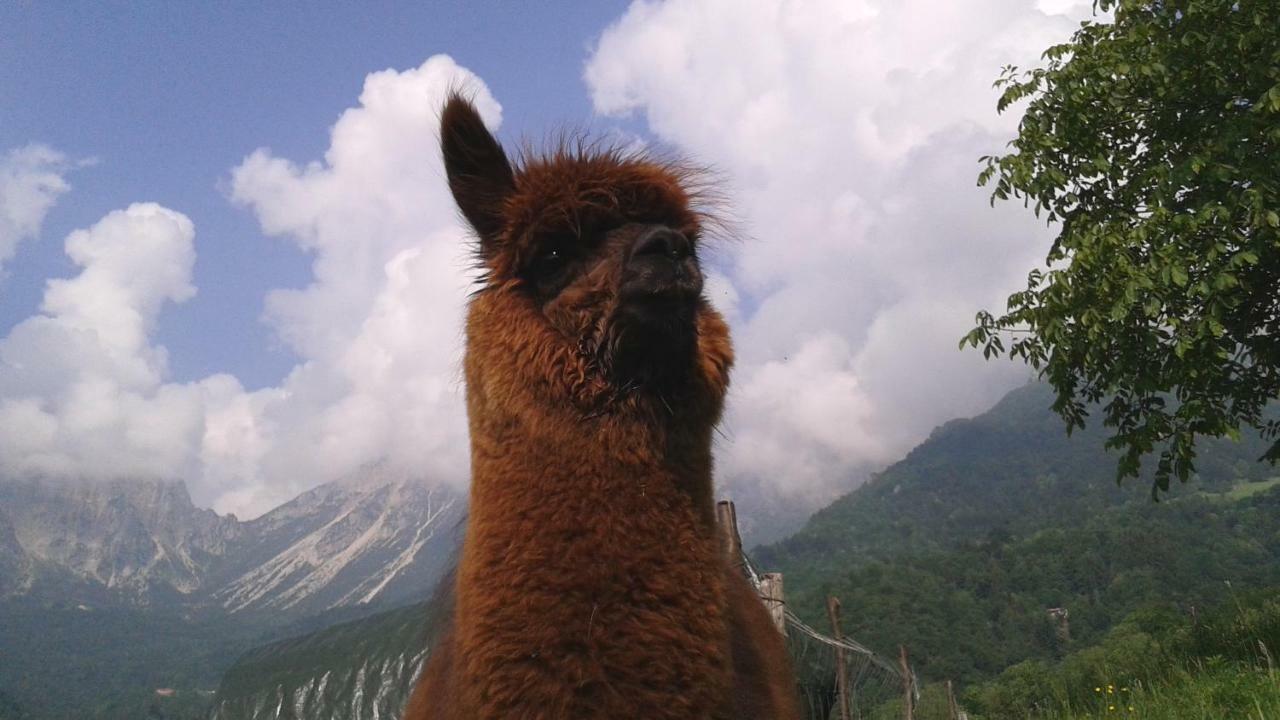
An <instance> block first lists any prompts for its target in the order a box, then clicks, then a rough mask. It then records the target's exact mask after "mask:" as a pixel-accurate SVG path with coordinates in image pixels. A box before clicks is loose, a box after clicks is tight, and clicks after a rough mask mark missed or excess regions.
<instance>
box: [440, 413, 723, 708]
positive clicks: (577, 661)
mask: <svg viewBox="0 0 1280 720" xmlns="http://www.w3.org/2000/svg"><path fill="white" fill-rule="evenodd" d="M476 425H481V426H482V427H476ZM483 425H484V424H483V423H473V428H472V470H473V478H474V479H473V483H472V507H471V514H470V518H469V526H468V534H467V541H466V547H465V549H464V551H463V562H462V565H461V568H460V573H459V584H458V608H457V620H458V628H459V633H460V638H461V639H462V646H463V647H464V648H467V650H466V651H465V652H466V654H467V655H468V656H469V657H468V663H469V665H468V667H471V668H474V669H475V672H476V673H477V675H476V677H477V681H478V682H482V683H483V684H484V686H485V687H487V688H489V690H490V692H511V693H517V694H518V693H531V695H519V696H514V695H513V696H511V697H507V698H505V699H504V700H503V701H502V702H503V703H505V704H507V705H508V706H510V707H511V708H521V707H525V706H526V703H537V704H540V705H545V706H547V707H553V708H558V709H557V710H556V711H555V712H552V713H550V714H548V715H545V716H546V717H558V716H577V715H579V713H577V712H576V711H573V710H572V708H575V707H579V706H581V707H592V708H603V707H606V706H608V707H611V708H612V710H611V712H613V713H614V715H613V716H636V717H639V716H645V717H668V714H667V713H668V710H667V709H662V708H659V707H656V706H655V707H649V706H647V705H646V703H647V700H645V698H644V697H642V696H643V693H641V692H639V690H636V689H635V688H639V687H662V688H670V689H683V690H681V693H682V695H683V697H685V698H686V701H687V702H688V703H690V705H688V706H687V707H686V708H685V710H686V711H687V712H685V713H684V714H683V715H679V716H681V717H699V716H701V717H705V716H707V715H706V712H705V708H706V707H710V703H712V698H713V697H715V695H714V693H715V692H718V691H720V690H723V688H724V684H725V683H726V682H727V677H728V675H727V672H728V670H727V668H728V659H727V636H726V635H725V633H726V630H725V618H724V616H723V608H724V602H725V601H724V584H723V583H724V575H723V573H721V572H719V571H718V570H717V568H719V567H720V564H719V563H720V559H719V553H718V551H717V544H716V536H715V532H714V519H713V518H714V508H713V507H712V505H711V503H710V469H711V468H710V447H709V438H707V441H706V442H705V443H704V444H703V445H702V446H699V444H698V443H697V442H694V441H692V439H689V440H690V441H689V442H688V446H687V447H685V446H683V445H682V444H681V443H675V444H672V443H663V444H662V445H661V447H659V446H656V445H646V444H644V443H638V442H637V439H638V436H634V435H628V434H627V433H625V432H624V433H621V434H610V433H609V432H608V428H605V429H604V431H602V432H599V433H585V434H583V433H579V434H577V435H576V437H577V438H578V440H577V441H576V442H574V441H573V439H572V438H573V436H572V435H567V436H565V437H560V438H557V439H556V440H557V441H555V442H550V440H551V439H550V438H546V437H533V436H532V435H530V436H525V437H523V438H519V440H517V437H516V436H513V434H512V433H510V432H509V431H510V429H511V425H509V424H504V425H503V429H504V432H488V431H487V430H489V429H492V428H484V427H483ZM477 431H478V432H477ZM659 450H660V451H659ZM691 450H692V451H693V452H691ZM530 673H533V674H535V675H537V676H538V677H540V678H543V680H539V681H538V682H536V683H535V682H530V681H529V680H528V677H529V674H530ZM637 673H643V674H646V678H647V679H646V680H645V681H644V682H643V683H639V682H638V681H636V684H635V685H634V687H633V685H632V682H633V681H632V680H628V678H632V677H633V676H635V675H636V674H637ZM504 679H505V681H504ZM512 688H516V689H512ZM582 688H596V690H593V691H590V692H587V695H585V696H584V695H583V694H582V692H583V690H582ZM627 688H632V689H631V690H627ZM597 691H598V692H599V693H603V695H597V694H596V693H597ZM629 693H631V694H629ZM633 695H634V696H633ZM535 696H536V697H535ZM609 698H612V700H609ZM615 702H616V704H613V703H615ZM557 712H559V713H561V714H560V715H557V714H556V713H557ZM637 713H639V714H637ZM588 716H592V717H594V716H600V717H608V716H610V715H608V714H607V713H606V714H600V715H595V714H594V711H593V714H591V715H588Z"/></svg>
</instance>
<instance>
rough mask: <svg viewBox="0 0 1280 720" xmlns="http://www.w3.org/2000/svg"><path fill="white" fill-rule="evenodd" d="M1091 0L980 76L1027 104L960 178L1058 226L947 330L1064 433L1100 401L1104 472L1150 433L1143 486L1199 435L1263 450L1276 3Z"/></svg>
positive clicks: (1273, 364) (1271, 454)
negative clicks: (1046, 40)
mask: <svg viewBox="0 0 1280 720" xmlns="http://www.w3.org/2000/svg"><path fill="white" fill-rule="evenodd" d="M1094 10H1095V16H1097V15H1098V13H1101V14H1103V15H1106V14H1111V15H1112V18H1111V20H1110V21H1106V20H1101V19H1100V20H1094V21H1088V22H1084V23H1082V24H1081V26H1080V28H1079V30H1077V31H1076V33H1075V34H1074V35H1073V36H1072V38H1071V40H1070V42H1067V43H1064V44H1061V45H1057V46H1054V47H1051V48H1049V49H1048V50H1047V51H1046V52H1045V53H1044V56H1043V58H1044V61H1045V65H1044V67H1041V68H1037V69H1033V70H1029V71H1021V70H1019V69H1018V68H1016V67H1006V68H1004V69H1003V71H1002V73H1001V76H1000V78H999V80H997V81H996V87H998V88H1002V89H1003V93H1002V95H1001V97H1000V100H999V103H998V105H997V109H998V110H999V111H1000V112H1004V111H1005V110H1006V109H1008V108H1010V107H1011V106H1013V105H1014V104H1015V103H1020V102H1024V101H1025V102H1026V103H1027V105H1026V110H1025V113H1024V114H1023V117H1022V120H1021V122H1020V124H1019V127H1018V134H1017V137H1016V138H1015V139H1014V140H1012V141H1011V142H1010V143H1009V148H1010V152H1008V153H1007V154H1004V155H1000V156H991V157H985V158H982V159H981V162H983V163H985V167H984V168H983V170H982V172H981V174H980V175H979V178H978V182H979V184H980V185H990V184H992V183H994V188H993V193H992V197H991V202H992V204H994V203H995V202H996V200H1007V199H1009V198H1011V197H1012V198H1015V199H1021V200H1022V201H1023V203H1024V205H1025V206H1027V207H1032V208H1033V209H1034V211H1035V213H1036V214H1037V216H1043V217H1045V218H1047V220H1048V222H1049V223H1050V224H1056V225H1057V227H1058V228H1059V232H1058V235H1057V237H1056V238H1055V239H1054V241H1053V245H1052V247H1051V249H1050V251H1049V254H1048V257H1047V260H1046V268H1045V269H1035V270H1032V271H1031V273H1030V274H1029V275H1028V277H1027V287H1026V289H1025V290H1022V291H1020V292H1016V293H1014V294H1013V295H1011V296H1009V300H1008V306H1007V310H1006V313H1005V314H1004V315H1002V316H1000V317H996V316H994V315H993V314H991V313H990V312H986V311H983V312H980V313H978V315H977V318H976V320H975V322H976V327H974V328H973V330H971V331H970V332H969V333H968V334H967V335H966V336H965V337H964V338H963V339H962V340H961V343H960V345H961V347H964V346H966V345H968V346H971V347H978V346H982V348H983V354H984V355H985V356H986V357H988V358H989V357H992V356H997V355H1000V354H1002V353H1005V352H1007V354H1008V355H1009V356H1010V357H1011V358H1019V359H1021V360H1023V361H1025V362H1027V363H1029V364H1030V365H1031V366H1032V367H1033V368H1035V369H1036V370H1038V371H1039V372H1040V374H1041V376H1042V377H1044V378H1045V379H1047V381H1048V382H1049V384H1050V385H1052V386H1053V388H1054V390H1055V392H1056V399H1055V402H1054V405H1053V408H1054V410H1055V411H1057V412H1058V414H1059V415H1061V416H1062V418H1063V419H1064V420H1065V421H1066V423H1067V430H1068V431H1071V430H1073V429H1075V428H1077V427H1082V426H1083V424H1084V421H1085V418H1086V416H1087V415H1088V411H1089V408H1090V407H1091V406H1094V405H1096V404H1101V410H1102V414H1103V422H1104V425H1106V426H1108V427H1110V428H1114V432H1113V433H1112V435H1111V437H1110V438H1109V439H1108V440H1107V445H1108V447H1111V448H1118V449H1120V450H1121V457H1120V460H1119V467H1118V473H1117V480H1122V479H1123V478H1125V477H1131V476H1136V475H1137V474H1138V471H1139V469H1140V464H1141V459H1142V458H1143V456H1145V455H1147V454H1148V453H1151V452H1153V451H1154V450H1156V449H1159V450H1160V456H1159V461H1158V463H1157V467H1156V471H1155V479H1154V483H1153V487H1152V494H1153V496H1157V497H1158V495H1159V493H1160V491H1162V490H1167V489H1168V487H1169V480H1170V478H1171V477H1172V476H1176V477H1178V478H1179V479H1180V480H1183V481H1185V480H1186V479H1187V478H1188V476H1189V475H1190V474H1191V473H1193V472H1194V470H1195V465H1194V460H1195V448H1194V445H1195V440H1196V438H1197V437H1198V436H1213V437H1219V436H1224V435H1225V436H1231V437H1238V436H1239V433H1240V429H1241V427H1243V426H1248V427H1253V428H1256V429H1258V430H1261V431H1262V432H1263V434H1264V436H1265V437H1266V438H1267V439H1268V440H1269V441H1272V443H1271V445H1270V448H1269V450H1268V451H1267V452H1266V454H1265V455H1264V456H1263V459H1266V460H1269V461H1271V462H1275V461H1276V460H1277V459H1280V442H1276V439H1277V436H1280V421H1277V420H1276V419H1274V417H1273V416H1272V417H1269V416H1268V415H1267V414H1266V413H1265V410H1266V407H1267V403H1268V402H1269V401H1271V400H1272V399H1274V398H1276V397H1277V396H1280V215H1278V213H1280V30H1277V29H1278V28H1280V1H1278V0H1096V2H1095V4H1094ZM1006 340H1007V341H1008V342H1009V345H1008V348H1007V350H1006V347H1005V342H1006Z"/></svg>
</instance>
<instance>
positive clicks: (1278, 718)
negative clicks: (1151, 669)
mask: <svg viewBox="0 0 1280 720" xmlns="http://www.w3.org/2000/svg"><path fill="white" fill-rule="evenodd" d="M1198 665H1199V667H1193V668H1189V669H1182V670H1178V671H1176V672H1174V673H1173V674H1172V675H1170V676H1169V677H1168V678H1166V679H1164V680H1162V681H1160V682H1158V683H1155V684H1152V685H1149V686H1144V685H1143V684H1141V683H1133V684H1132V685H1131V686H1115V685H1109V686H1106V687H1098V688H1095V693H1096V697H1097V699H1096V701H1095V702H1094V703H1093V704H1092V706H1091V707H1088V708H1075V709H1067V710H1064V711H1062V712H1061V713H1054V714H1049V715H1046V716H1044V717H1046V718H1052V720H1085V719H1086V718H1089V719H1091V720H1092V719H1094V718H1099V719H1101V718H1132V719H1133V720H1228V719H1230V720H1236V719H1237V718H1238V719H1239V720H1280V675H1278V674H1277V673H1276V672H1274V671H1270V670H1267V669H1265V668H1257V667H1254V666H1252V665H1248V664H1242V663H1232V662H1226V661H1223V660H1221V659H1210V660H1208V661H1205V662H1202V663H1198Z"/></svg>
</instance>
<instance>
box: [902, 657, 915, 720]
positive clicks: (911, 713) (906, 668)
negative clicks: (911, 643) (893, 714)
mask: <svg viewBox="0 0 1280 720" xmlns="http://www.w3.org/2000/svg"><path fill="white" fill-rule="evenodd" d="M898 669H899V671H900V672H901V673H902V720H915V716H916V712H915V710H916V708H915V705H916V698H915V695H914V694H913V692H912V691H913V690H914V689H915V687H914V686H915V683H914V682H913V678H912V677H911V664H910V663H908V662H907V646H906V645H899V646H898Z"/></svg>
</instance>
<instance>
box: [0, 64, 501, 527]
mask: <svg viewBox="0 0 1280 720" xmlns="http://www.w3.org/2000/svg"><path fill="white" fill-rule="evenodd" d="M452 89H463V90H465V91H467V92H469V93H471V94H472V95H473V99H474V101H475V102H476V104H477V106H478V107H479V109H480V111H481V113H482V114H483V115H484V116H485V118H486V120H487V121H488V122H489V123H490V124H491V126H495V127H496V125H497V124H498V122H499V121H500V117H501V109H500V107H499V106H498V104H497V103H496V102H495V101H494V100H493V98H492V97H491V95H490V94H489V92H488V90H487V88H486V87H485V86H484V84H483V83H482V82H481V81H480V80H479V79H478V78H476V77H475V76H474V75H472V74H471V73H470V72H468V71H467V70H465V69H463V68H460V67H459V66H457V65H456V64H455V63H454V62H453V61H452V60H451V59H450V58H448V57H447V56H443V55H440V56H435V57H433V58H431V59H429V60H427V61H426V62H425V63H424V64H423V65H422V66H421V67H418V68H414V69H410V70H406V71H404V72H397V71H394V70H386V71H382V72H377V73H373V74H371V75H369V76H368V77H367V78H366V81H365V85H364V90H363V92H362V93H361V95H360V99H359V100H360V102H359V105H358V106H357V107H354V108H351V109H349V110H347V111H346V112H344V113H343V114H342V116H341V117H340V118H339V119H338V121H337V122H336V123H335V125H334V126H333V130H332V134H331V138H330V146H329V149H328V151H327V152H326V153H325V156H324V159H323V161H319V162H311V163H308V164H306V165H302V166H299V165H297V164H295V163H293V162H290V161H288V160H286V159H282V158H279V157H276V156H274V155H272V153H271V152H270V151H269V150H266V149H260V150H257V151H255V152H253V153H252V154H251V155H249V156H248V157H247V158H245V160H244V161H243V162H242V163H241V164H240V165H239V166H237V167H236V168H234V169H233V170H232V174H231V182H230V184H229V188H230V194H231V198H232V200H233V201H235V202H236V203H238V204H241V205H244V206H246V207H248V208H249V209H250V210H251V211H252V212H253V213H254V215H255V216H256V217H257V218H258V220H259V222H260V223H261V225H262V228H263V230H264V231H265V232H266V233H267V234H269V235H277V236H281V237H284V238H287V239H288V240H289V241H291V242H294V243H296V244H297V245H298V246H299V247H301V248H302V249H303V250H305V251H307V252H309V253H310V254H311V255H312V257H313V264H312V268H313V272H314V279H313V281H312V283H311V284H310V285H308V286H307V287H305V288H303V289H300V290H276V291H274V292H272V293H271V294H270V295H269V296H268V297H267V300H266V316H267V319H268V321H269V322H270V323H271V324H272V325H273V327H274V328H275V330H276V331H277V332H278V334H279V336H280V337H281V338H282V339H283V340H284V341H285V342H286V343H288V344H289V346H290V347H291V348H292V349H293V350H294V351H295V352H296V354H297V355H298V357H299V358H300V361H299V363H298V365H297V366H296V367H295V368H294V369H293V370H292V372H290V373H289V375H288V376H287V377H286V378H285V379H284V380H283V381H282V383H281V384H280V385H279V386H278V387H272V388H266V389H263V390H259V391H256V392H252V393H250V392H245V391H244V389H243V388H242V386H241V385H240V383H239V382H238V381H237V380H236V379H235V378H234V377H231V376H230V375H214V376H211V377H208V378H205V379H203V380H201V381H199V382H195V383H175V382H172V379H171V377H170V376H169V372H168V367H167V354H166V352H165V349H164V348H163V347H160V346H158V345H155V344H154V343H153V342H152V341H151V339H150V338H151V335H152V333H153V331H154V329H155V324H156V320H157V317H158V314H159V313H160V311H161V309H162V307H163V306H164V304H166V303H169V302H183V301H184V300H186V299H188V298H190V297H191V296H192V295H193V294H194V293H195V288H194V287H193V286H192V284H191V270H192V265H193V263H194V260H195V247H194V244H193V239H194V236H195V231H194V228H193V227H192V224H191V222H190V220H188V219H187V218H186V217H184V216H183V215H181V214H179V213H176V212H173V211H171V210H167V209H165V208H162V207H159V206H157V205H153V204H140V205H133V206H130V207H129V208H128V209H127V210H122V211H117V212H113V213H111V214H109V215H107V216H106V217H105V218H103V219H102V220H101V221H100V222H99V223H97V224H96V225H94V226H93V227H92V228H89V229H87V230H80V231H77V232H74V233H72V234H71V235H70V236H69V237H68V238H67V242H66V251H67V254H68V256H70V258H71V259H72V260H73V261H74V262H75V263H76V264H77V265H78V266H80V268H81V270H80V272H79V274H78V275H76V276H75V277H73V278H71V279H67V280H51V281H49V283H48V286H47V288H46V291H45V296H44V303H43V305H42V306H41V313H40V314H39V315H36V316H34V317H31V318H28V319H27V320H25V321H23V322H22V323H20V324H19V325H18V326H16V327H15V328H14V329H13V330H12V332H11V333H10V334H9V336H8V337H6V338H4V339H3V340H0V473H6V474H18V475H21V474H33V473H34V474H50V475H63V476H77V477H85V478H100V477H116V476H136V475H142V476H164V477H180V478H184V479H186V480H187V481H188V484H189V486H190V488H191V491H192V495H193V497H194V499H195V500H196V501H197V502H200V503H207V504H211V505H213V506H214V507H215V508H217V509H219V510H223V511H235V512H238V513H241V514H247V515H253V514H256V513H260V512H262V511H264V510H267V509H269V508H271V507H273V506H274V505H275V504H277V503H279V502H282V501H284V500H288V499H289V498H291V497H292V496H294V495H295V494H297V493H298V492H300V491H303V490H306V489H308V488H310V487H313V486H315V485H317V484H320V483H322V482H326V481H329V480H333V479H336V478H338V477H341V476H344V475H348V474H350V473H352V472H354V471H356V470H358V469H359V468H361V467H363V466H368V465H372V464H375V463H376V464H379V465H381V466H382V467H383V468H384V471H389V472H408V473H412V474H414V475H417V476H422V477H425V478H427V479H429V480H432V481H435V482H444V483H452V484H454V485H457V486H462V485H464V484H465V483H466V480H467V475H468V464H469V463H468V455H469V453H468V449H467V448H468V445H467V442H466V417H465V409H464V407H463V403H462V392H461V391H462V386H461V379H460V368H459V358H460V355H461V349H462V332H461V320H462V314H463V306H464V302H465V299H466V296H467V293H468V285H469V284H470V282H471V271H470V266H471V261H470V250H469V247H468V245H469V242H470V241H469V239H468V236H467V234H466V233H465V232H464V230H463V228H462V226H461V224H460V223H459V220H458V214H457V211H456V209H455V208H454V205H453V201H452V198H451V197H450V195H449V191H448V187H447V185H446V183H445V181H444V171H443V168H442V165H441V161H440V156H439V138H438V131H437V128H438V125H439V116H438V114H439V111H440V108H441V107H442V106H443V104H444V100H445V97H446V95H447V94H448V92H449V91H450V90H452ZM10 157H11V158H18V159H17V160H15V161H12V162H11V163H10V164H11V165H12V166H13V167H15V168H18V170H15V171H14V172H13V173H11V174H12V175H13V177H15V178H18V179H19V181H20V185H21V188H25V189H26V190H24V192H26V195H21V194H15V195H13V197H14V201H13V203H10V204H7V205H6V207H10V206H11V207H13V208H16V210H14V217H16V218H18V220H17V221H15V222H14V223H12V224H11V225H12V227H15V228H18V232H20V233H22V234H25V235H29V234H32V233H33V232H34V229H35V228H36V226H38V223H39V216H41V215H43V213H44V212H45V211H46V210H47V209H48V207H49V206H50V205H51V204H52V203H53V201H54V200H55V199H56V197H57V195H58V193H60V192H62V191H63V190H65V188H66V186H65V184H64V183H61V181H60V176H58V175H57V174H56V172H53V171H52V170H50V169H49V168H53V167H56V166H57V164H58V163H61V162H62V160H61V156H59V155H57V154H56V153H53V152H52V151H48V150H45V149H39V148H37V149H35V150H24V151H20V152H19V153H16V154H13V155H11V156H10ZM6 167H7V166H6ZM29 168H36V169H37V170H40V169H42V168H43V169H44V170H43V174H40V173H35V174H33V172H34V171H30V172H29V171H28V170H27V169H29ZM6 172H8V171H6ZM6 177H7V176H6ZM15 182H18V181H15ZM32 188H34V189H32ZM6 202H7V203H8V200H6ZM36 206H39V212H38V213H36V212H34V211H32V210H31V208H34V207H36ZM15 237H16V236H15ZM246 262H251V259H246Z"/></svg>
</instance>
